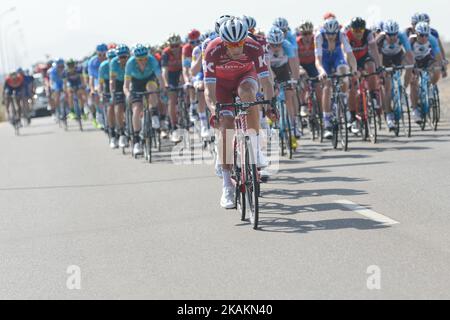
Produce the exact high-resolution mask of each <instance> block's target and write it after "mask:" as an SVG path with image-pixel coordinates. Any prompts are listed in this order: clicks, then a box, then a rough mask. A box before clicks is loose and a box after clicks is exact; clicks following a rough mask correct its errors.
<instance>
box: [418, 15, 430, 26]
mask: <svg viewBox="0 0 450 320" xmlns="http://www.w3.org/2000/svg"><path fill="white" fill-rule="evenodd" d="M417 20H418V21H417V22H426V23H428V24H430V21H431V20H430V16H429V15H428V14H426V13H421V14H419V15H418V16H417Z"/></svg>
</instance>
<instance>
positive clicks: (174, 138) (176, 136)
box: [170, 130, 182, 143]
mask: <svg viewBox="0 0 450 320" xmlns="http://www.w3.org/2000/svg"><path fill="white" fill-rule="evenodd" d="M170 140H171V141H172V142H173V143H180V142H181V140H182V139H181V137H180V134H179V133H178V130H175V131H174V132H172V135H171V138H170Z"/></svg>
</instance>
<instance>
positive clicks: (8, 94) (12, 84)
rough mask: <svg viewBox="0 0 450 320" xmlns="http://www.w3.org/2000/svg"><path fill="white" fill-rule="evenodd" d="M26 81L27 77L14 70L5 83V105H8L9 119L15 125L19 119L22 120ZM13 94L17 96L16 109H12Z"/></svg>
mask: <svg viewBox="0 0 450 320" xmlns="http://www.w3.org/2000/svg"><path fill="white" fill-rule="evenodd" d="M24 83H25V79H24V77H23V75H21V74H18V73H17V72H12V73H11V74H9V76H7V77H6V79H5V83H4V85H3V105H5V106H6V113H7V114H8V120H9V122H10V123H11V124H12V125H15V124H16V123H17V121H18V122H20V118H21V103H22V96H23V89H24ZM13 95H15V96H16V99H15V100H16V101H15V102H16V103H15V105H16V109H15V110H14V111H12V110H11V109H10V105H11V103H12V96H13ZM13 115H15V119H14V118H13Z"/></svg>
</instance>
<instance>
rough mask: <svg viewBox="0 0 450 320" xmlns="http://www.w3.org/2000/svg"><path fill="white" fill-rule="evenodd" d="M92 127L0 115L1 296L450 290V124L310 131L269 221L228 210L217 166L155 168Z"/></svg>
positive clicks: (277, 181)
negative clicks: (361, 135)
mask: <svg viewBox="0 0 450 320" xmlns="http://www.w3.org/2000/svg"><path fill="white" fill-rule="evenodd" d="M87 129H88V130H87V131H86V132H83V133H80V132H78V131H77V128H76V126H75V124H72V125H71V128H70V131H69V132H64V131H62V130H61V129H59V128H58V127H57V126H56V125H55V124H54V123H53V122H52V120H51V119H49V118H44V119H38V120H36V121H34V122H33V125H32V127H30V128H24V129H23V130H22V136H20V137H15V136H14V133H13V130H12V128H11V127H10V126H9V125H8V124H0V150H1V153H2V156H1V157H0V166H1V168H2V170H1V171H0V257H1V260H0V298H2V299H31V298H32V299H428V298H445V299H449V298H450V289H449V288H450V273H449V265H450V246H449V244H450V232H449V230H450V198H449V194H450V179H449V178H450V123H449V122H448V121H447V122H446V123H445V124H444V125H443V127H441V128H440V130H439V131H438V132H437V133H435V132H431V131H427V132H420V131H418V130H417V128H415V131H414V133H413V134H414V136H413V138H411V139H406V138H397V139H395V138H393V137H392V136H390V135H387V134H386V133H385V134H384V135H383V136H382V137H381V141H380V144H378V145H375V146H374V145H371V144H370V143H363V142H360V141H359V140H355V139H353V140H352V142H351V145H350V147H351V150H350V151H349V152H347V153H344V152H340V151H335V150H332V149H331V147H330V146H329V145H328V144H324V145H320V144H317V143H312V142H309V141H304V142H302V149H301V151H300V153H299V154H298V155H297V156H296V158H295V160H293V161H287V160H283V161H282V162H281V168H280V172H279V173H278V174H277V175H275V176H273V177H272V179H271V180H270V182H269V183H268V184H266V185H264V186H263V199H262V200H261V201H262V216H261V230H260V231H253V230H252V229H251V227H250V226H249V225H248V224H246V223H242V222H241V221H240V219H239V215H238V214H237V212H236V211H234V210H232V211H224V210H222V209H221V208H220V207H219V200H220V193H221V181H220V180H219V179H218V178H217V177H215V176H214V170H213V167H212V166H210V165H206V164H204V165H181V166H176V165H174V164H172V162H171V161H170V157H169V153H164V154H163V155H161V156H159V157H158V159H157V163H155V164H153V165H148V164H145V163H144V162H143V161H142V160H132V159H131V158H130V157H129V156H123V155H122V154H121V152H120V151H111V150H109V148H108V146H107V143H106V139H105V135H104V134H103V133H100V132H97V131H94V130H92V129H91V128H90V127H87ZM74 270H75V271H74ZM74 279H75V280H74ZM78 285H79V286H78ZM74 286H75V287H74ZM69 288H70V289H74V288H75V290H70V289H69ZM77 288H78V289H79V290H77Z"/></svg>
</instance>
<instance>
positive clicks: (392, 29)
mask: <svg viewBox="0 0 450 320" xmlns="http://www.w3.org/2000/svg"><path fill="white" fill-rule="evenodd" d="M383 30H384V32H386V33H387V34H398V32H399V31H400V26H399V25H398V23H397V22H395V21H393V20H388V21H386V23H385V24H384V29H383Z"/></svg>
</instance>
